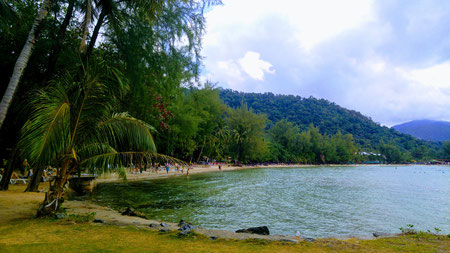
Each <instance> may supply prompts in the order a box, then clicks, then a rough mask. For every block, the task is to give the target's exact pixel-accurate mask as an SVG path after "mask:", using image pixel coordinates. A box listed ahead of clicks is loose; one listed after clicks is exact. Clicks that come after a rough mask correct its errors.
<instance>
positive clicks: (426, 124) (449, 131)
mask: <svg viewBox="0 0 450 253" xmlns="http://www.w3.org/2000/svg"><path fill="white" fill-rule="evenodd" d="M392 128H393V129H395V130H397V131H399V132H401V133H405V134H410V135H412V136H414V137H416V138H420V139H422V140H428V141H450V122H447V121H436V120H414V121H410V122H406V123H403V124H400V125H396V126H393V127H392Z"/></svg>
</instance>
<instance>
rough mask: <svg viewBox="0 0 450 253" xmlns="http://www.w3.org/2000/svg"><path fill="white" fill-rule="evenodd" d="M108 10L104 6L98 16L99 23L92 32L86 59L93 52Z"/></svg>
mask: <svg viewBox="0 0 450 253" xmlns="http://www.w3.org/2000/svg"><path fill="white" fill-rule="evenodd" d="M106 12H107V10H106V8H103V9H102V12H101V13H100V16H99V17H98V21H97V24H96V25H95V28H94V32H93V33H92V37H91V41H90V42H89V46H88V49H87V51H86V55H85V59H87V58H88V57H89V55H90V54H91V53H92V49H94V46H95V41H97V37H98V34H99V32H100V28H101V27H102V25H103V21H104V20H105V16H106Z"/></svg>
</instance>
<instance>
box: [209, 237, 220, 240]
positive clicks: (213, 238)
mask: <svg viewBox="0 0 450 253" xmlns="http://www.w3.org/2000/svg"><path fill="white" fill-rule="evenodd" d="M209 239H210V240H213V241H215V240H217V239H219V237H218V236H210V237H209Z"/></svg>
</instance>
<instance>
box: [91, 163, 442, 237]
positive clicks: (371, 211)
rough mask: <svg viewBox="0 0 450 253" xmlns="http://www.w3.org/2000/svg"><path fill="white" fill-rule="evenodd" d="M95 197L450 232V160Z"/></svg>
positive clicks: (161, 211)
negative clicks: (411, 226)
mask: <svg viewBox="0 0 450 253" xmlns="http://www.w3.org/2000/svg"><path fill="white" fill-rule="evenodd" d="M94 199H95V200H96V201H98V202H100V203H101V204H103V205H109V206H111V207H114V208H120V207H127V206H131V207H134V208H137V209H138V210H140V211H142V212H144V213H145V214H146V215H147V217H148V218H152V219H158V220H165V221H172V222H177V221H179V220H180V219H184V220H187V221H190V222H192V223H194V224H196V225H200V226H202V227H206V228H217V229H225V230H236V229H240V228H246V227H252V226H262V225H267V226H268V227H269V229H270V232H271V234H283V235H295V233H296V231H297V230H298V231H300V233H301V234H302V236H309V237H348V236H359V237H371V236H372V233H373V232H386V233H399V232H400V230H399V228H400V227H406V224H413V225H414V227H415V228H417V229H421V230H424V231H426V230H427V229H430V230H434V228H435V227H438V228H439V229H441V230H442V232H441V233H443V234H448V233H450V166H397V167H395V166H360V167H358V166H356V167H351V166H348V167H345V166H343V167H311V168H263V169H253V170H240V171H230V172H213V173H207V174H194V175H191V176H190V178H186V177H175V178H169V179H158V180H149V181H141V182H130V183H107V184H101V185H99V186H98V188H97V190H96V192H95V194H94Z"/></svg>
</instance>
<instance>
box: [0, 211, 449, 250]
mask: <svg viewBox="0 0 450 253" xmlns="http://www.w3.org/2000/svg"><path fill="white" fill-rule="evenodd" d="M449 249H450V238H448V237H447V236H444V235H442V236H438V235H433V234H428V233H425V234H423V235H421V236H417V235H403V236H400V237H395V238H380V239H376V240H358V239H350V240H335V239H319V240H317V241H316V242H314V243H308V242H301V243H298V244H295V243H286V242H284V243H283V242H269V241H266V240H225V239H219V240H215V241H212V240H210V239H209V238H208V237H206V236H204V235H201V234H196V233H194V234H192V235H190V236H186V237H181V238H180V237H178V236H177V235H176V232H170V233H159V232H157V231H151V230H148V229H139V228H136V227H118V226H111V225H103V224H93V223H86V222H82V223H77V221H74V220H71V219H63V220H57V221H50V220H46V219H31V220H25V221H20V222H14V223H12V224H9V225H5V226H0V252H335V251H343V252H447V251H448V250H449Z"/></svg>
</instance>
